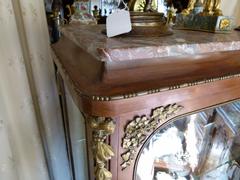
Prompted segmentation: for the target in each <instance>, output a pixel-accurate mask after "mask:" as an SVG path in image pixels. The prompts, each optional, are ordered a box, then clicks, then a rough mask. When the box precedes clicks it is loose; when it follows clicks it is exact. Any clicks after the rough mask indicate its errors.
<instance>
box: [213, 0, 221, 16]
mask: <svg viewBox="0 0 240 180" xmlns="http://www.w3.org/2000/svg"><path fill="white" fill-rule="evenodd" d="M220 5H221V0H214V2H213V9H212V11H213V15H214V16H222V15H223V13H222V10H221V9H220Z"/></svg>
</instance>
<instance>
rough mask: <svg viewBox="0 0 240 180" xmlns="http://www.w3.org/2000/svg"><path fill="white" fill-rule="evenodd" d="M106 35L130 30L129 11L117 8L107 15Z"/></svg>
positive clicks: (110, 35)
mask: <svg viewBox="0 0 240 180" xmlns="http://www.w3.org/2000/svg"><path fill="white" fill-rule="evenodd" d="M106 26H107V37H113V36H117V35H120V34H125V33H128V32H130V31H131V30H132V24H131V20H130V14H129V11H126V10H124V9H117V10H116V11H115V12H113V13H112V14H110V15H109V16H108V17H107V22H106Z"/></svg>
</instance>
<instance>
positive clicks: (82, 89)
mask: <svg viewBox="0 0 240 180" xmlns="http://www.w3.org/2000/svg"><path fill="white" fill-rule="evenodd" d="M103 28H104V27H103V26H100V25H96V26H83V25H81V26H79V25H78V24H71V25H68V26H65V27H64V28H63V29H62V34H63V36H62V37H61V39H60V41H59V42H58V43H56V44H54V45H53V46H52V49H53V56H54V58H53V59H54V63H55V64H56V67H57V75H58V77H59V78H58V79H63V81H59V83H60V84H61V85H64V86H65V87H67V88H68V89H69V91H70V93H71V95H72V97H73V100H74V101H75V103H76V105H77V106H78V108H79V110H80V111H81V112H82V113H83V114H84V117H85V122H86V135H87V147H88V148H87V149H88V163H87V164H88V167H89V177H90V179H95V178H96V179H98V180H103V179H114V180H128V179H129V180H131V179H133V180H148V179H149V180H150V179H164V180H165V179H194V178H195V179H196V178H198V179H214V178H215V179H219V177H221V178H222V177H228V178H232V179H234V178H235V179H239V178H240V170H239V164H238V163H239V143H240V138H239V127H240V103H239V101H238V100H239V98H240V33H239V32H237V31H233V32H232V33H230V34H212V33H205V32H195V31H183V30H176V31H174V34H173V35H172V36H167V37H128V36H121V37H116V38H111V39H108V38H106V36H105V35H104V34H102V33H101V32H102V30H103ZM62 94H63V93H62ZM226 179H227V178H226Z"/></svg>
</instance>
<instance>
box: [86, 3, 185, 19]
mask: <svg viewBox="0 0 240 180" xmlns="http://www.w3.org/2000/svg"><path fill="white" fill-rule="evenodd" d="M120 2H121V0H91V11H92V13H93V11H94V10H96V8H97V10H98V13H99V15H100V16H108V15H109V14H111V12H114V10H115V9H116V8H117V7H118V5H119V4H120ZM124 2H126V3H127V4H128V7H129V9H130V11H140V12H143V11H144V9H145V6H146V4H147V3H150V4H151V10H153V11H157V12H161V13H164V14H165V15H166V14H167V8H168V7H170V6H171V5H172V4H173V6H174V8H176V9H178V11H177V12H181V11H182V10H183V9H185V8H186V7H187V5H188V0H124ZM120 8H123V7H121V4H120Z"/></svg>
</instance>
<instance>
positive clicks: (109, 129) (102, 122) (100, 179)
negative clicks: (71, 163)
mask: <svg viewBox="0 0 240 180" xmlns="http://www.w3.org/2000/svg"><path fill="white" fill-rule="evenodd" d="M90 126H91V128H92V129H93V156H94V160H95V164H96V165H95V172H94V173H95V178H96V180H111V179H112V173H111V172H110V171H108V170H107V169H106V167H105V166H106V162H107V161H108V160H110V159H111V158H112V157H113V156H114V151H113V149H112V147H111V146H109V145H108V144H107V143H105V140H106V138H107V136H109V135H111V134H112V133H113V132H114V130H115V123H114V122H113V120H112V119H111V118H105V117H95V118H92V119H91V124H90Z"/></svg>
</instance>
